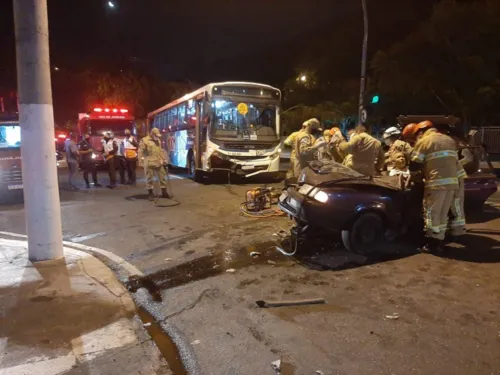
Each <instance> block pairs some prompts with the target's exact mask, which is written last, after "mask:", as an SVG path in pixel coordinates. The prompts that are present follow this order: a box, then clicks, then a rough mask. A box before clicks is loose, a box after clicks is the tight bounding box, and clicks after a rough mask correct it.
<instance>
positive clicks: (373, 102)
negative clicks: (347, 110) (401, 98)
mask: <svg viewBox="0 0 500 375" xmlns="http://www.w3.org/2000/svg"><path fill="white" fill-rule="evenodd" d="M379 100H380V97H379V96H378V95H373V97H372V104H376V103H378V101H379Z"/></svg>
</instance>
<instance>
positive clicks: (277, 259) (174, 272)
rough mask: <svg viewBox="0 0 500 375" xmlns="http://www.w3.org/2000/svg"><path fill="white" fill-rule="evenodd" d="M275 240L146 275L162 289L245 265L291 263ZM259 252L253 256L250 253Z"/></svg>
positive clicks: (281, 264)
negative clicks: (280, 251) (278, 248)
mask: <svg viewBox="0 0 500 375" xmlns="http://www.w3.org/2000/svg"><path fill="white" fill-rule="evenodd" d="M276 245H277V244H276V242H274V241H269V242H264V243H261V244H258V245H251V246H247V247H244V248H240V249H238V250H232V251H224V252H222V253H218V254H213V255H207V256H204V257H201V258H197V259H194V260H192V261H190V262H186V263H183V264H180V265H178V266H175V267H171V268H167V269H164V270H160V271H158V272H155V273H152V274H149V275H148V276H147V278H148V279H149V280H151V281H152V282H154V283H155V284H156V285H157V287H158V288H160V289H170V288H175V287H178V286H181V285H184V284H187V283H190V282H193V281H199V280H203V279H206V278H209V277H213V276H217V275H220V274H223V273H226V271H227V270H230V269H235V270H237V269H242V268H245V267H250V266H254V265H265V264H268V265H274V266H284V265H285V264H287V263H288V264H290V263H291V261H290V259H289V258H288V257H286V256H284V255H282V254H281V253H279V252H278V251H276ZM253 252H258V253H259V254H260V255H258V256H255V257H252V256H251V255H250V253H253Z"/></svg>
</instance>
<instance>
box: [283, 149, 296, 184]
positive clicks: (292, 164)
mask: <svg viewBox="0 0 500 375" xmlns="http://www.w3.org/2000/svg"><path fill="white" fill-rule="evenodd" d="M296 160H297V156H296V155H295V150H294V151H292V153H291V154H290V167H289V168H288V171H286V178H287V179H289V178H293V177H299V176H295V162H296Z"/></svg>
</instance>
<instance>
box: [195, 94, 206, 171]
mask: <svg viewBox="0 0 500 375" xmlns="http://www.w3.org/2000/svg"><path fill="white" fill-rule="evenodd" d="M206 105H207V101H206V100H205V98H204V97H202V98H199V97H198V98H197V99H196V129H195V140H194V154H195V166H196V168H198V169H200V168H202V163H201V155H202V154H203V153H204V152H205V151H206V149H207V133H208V119H207V109H206Z"/></svg>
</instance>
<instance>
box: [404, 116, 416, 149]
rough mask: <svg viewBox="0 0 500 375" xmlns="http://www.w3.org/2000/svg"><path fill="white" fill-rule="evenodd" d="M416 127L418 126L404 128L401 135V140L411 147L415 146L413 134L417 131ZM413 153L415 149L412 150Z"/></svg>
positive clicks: (411, 125)
mask: <svg viewBox="0 0 500 375" xmlns="http://www.w3.org/2000/svg"><path fill="white" fill-rule="evenodd" d="M415 126H417V124H413V123H412V124H408V125H406V126H405V127H404V128H403V132H402V133H401V139H402V140H403V141H404V142H407V143H408V144H409V145H410V146H411V147H413V146H414V145H415V138H414V137H413V132H414V130H415ZM412 152H413V149H412Z"/></svg>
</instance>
